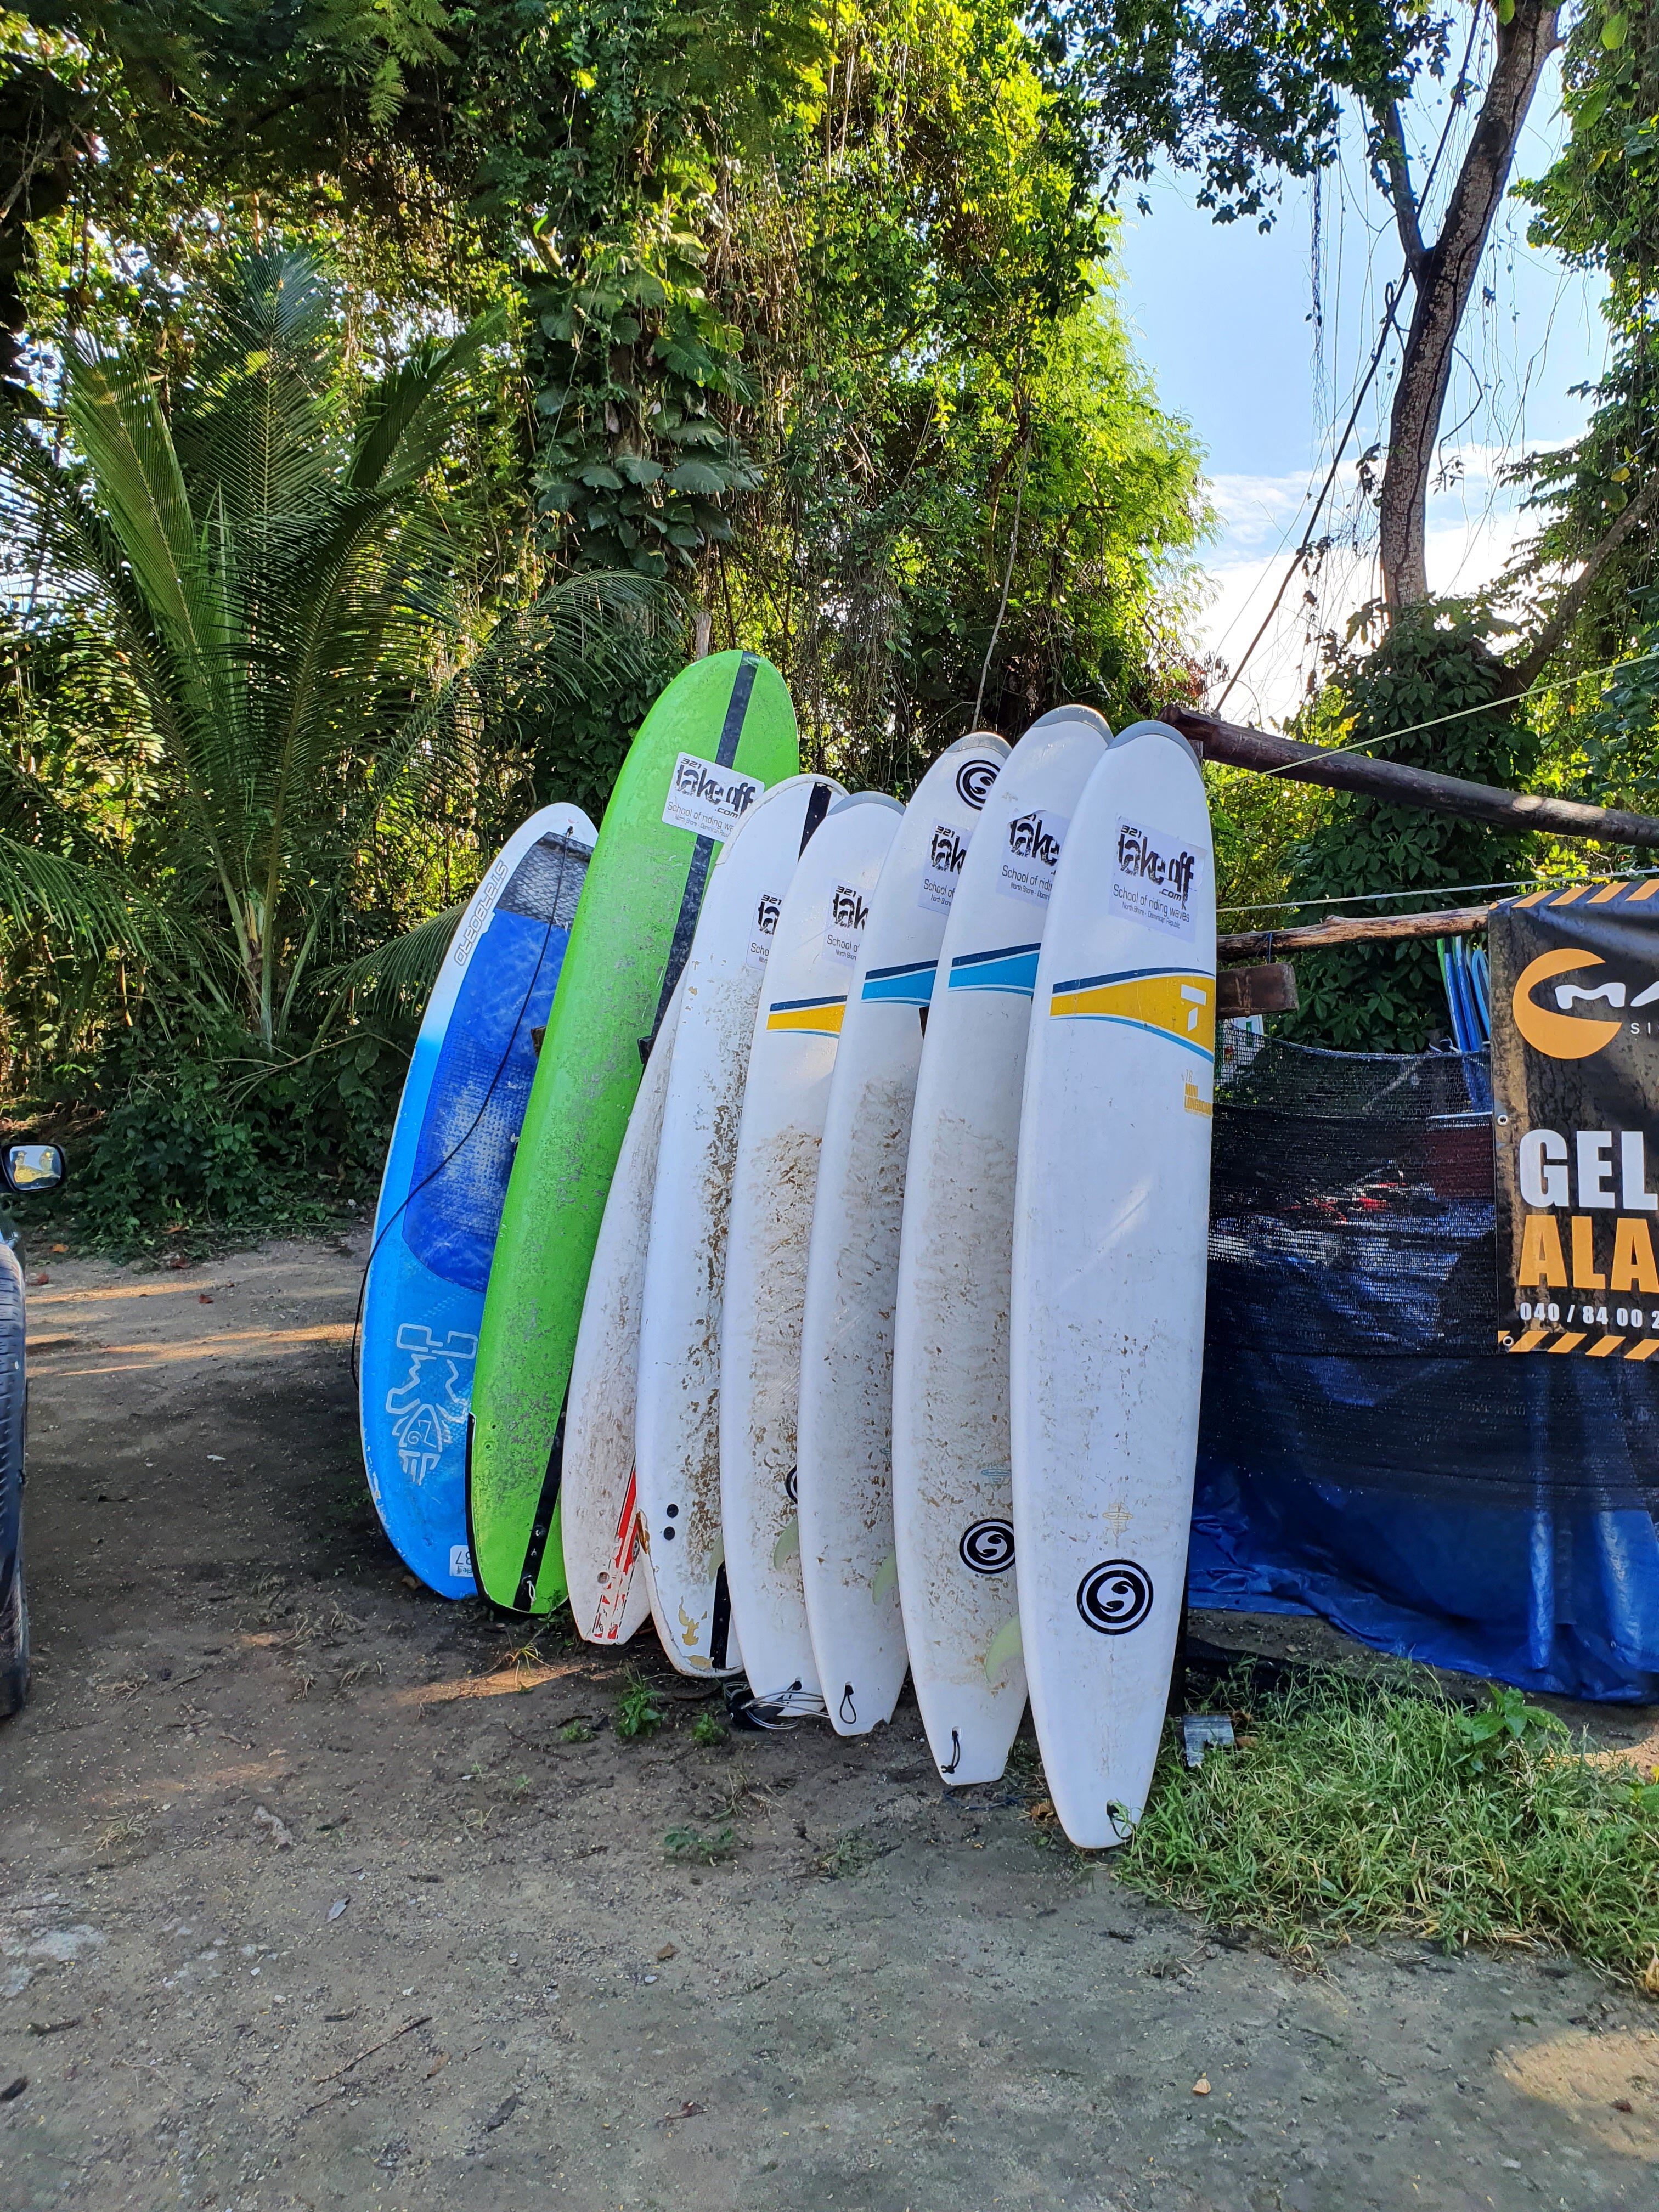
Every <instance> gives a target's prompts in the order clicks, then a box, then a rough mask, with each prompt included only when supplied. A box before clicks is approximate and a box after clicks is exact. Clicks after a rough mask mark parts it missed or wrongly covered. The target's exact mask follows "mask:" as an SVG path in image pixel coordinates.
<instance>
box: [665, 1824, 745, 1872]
mask: <svg viewBox="0 0 1659 2212" xmlns="http://www.w3.org/2000/svg"><path fill="white" fill-rule="evenodd" d="M662 1847H663V1850H664V1851H665V1853H666V1854H667V1856H668V1857H670V1858H671V1859H706V1860H707V1861H708V1864H709V1865H710V1866H714V1864H715V1863H717V1862H718V1861H719V1860H720V1859H729V1858H730V1857H731V1856H732V1853H733V1851H735V1850H737V1848H738V1838H737V1831H736V1829H734V1828H720V1829H718V1830H717V1831H716V1832H715V1833H714V1835H712V1836H705V1835H704V1834H703V1832H702V1829H701V1828H671V1829H670V1830H669V1831H668V1833H667V1834H666V1835H665V1837H664V1838H663V1839H662Z"/></svg>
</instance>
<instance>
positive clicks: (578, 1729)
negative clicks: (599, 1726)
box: [559, 1721, 593, 1743]
mask: <svg viewBox="0 0 1659 2212" xmlns="http://www.w3.org/2000/svg"><path fill="white" fill-rule="evenodd" d="M559 1741H560V1742H561V1743H592V1741H593V1731H592V1729H591V1728H589V1726H588V1725H587V1723H586V1721H567V1722H566V1723H565V1724H564V1726H563V1727H562V1729H560V1730H559Z"/></svg>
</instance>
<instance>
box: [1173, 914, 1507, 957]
mask: <svg viewBox="0 0 1659 2212" xmlns="http://www.w3.org/2000/svg"><path fill="white" fill-rule="evenodd" d="M1491 912H1492V908H1490V907H1489V906H1455V907H1443V908H1442V909H1441V910H1440V912H1439V913H1438V914H1353V915H1348V914H1334V915H1329V916H1328V918H1327V919H1326V920H1325V921H1309V922H1304V923H1302V924H1300V925H1299V926H1298V927H1296V928H1295V929H1245V930H1240V931H1239V932H1238V933H1237V934H1236V935H1235V936H1232V937H1218V938H1217V939H1216V945H1215V949H1216V957H1217V958H1218V959H1220V960H1261V959H1272V958H1273V957H1274V955H1275V954H1277V953H1281V952H1285V953H1288V952H1316V951H1318V950H1319V948H1320V947H1321V946H1322V945H1383V944H1386V943H1387V942H1388V941H1389V939H1390V938H1398V937H1467V936H1468V934H1469V933H1470V932H1471V931H1472V930H1476V929H1484V928H1485V927H1486V917H1487V915H1489V914H1490V913H1491Z"/></svg>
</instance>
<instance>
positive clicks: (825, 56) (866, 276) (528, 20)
mask: <svg viewBox="0 0 1659 2212" xmlns="http://www.w3.org/2000/svg"><path fill="white" fill-rule="evenodd" d="M757 22H759V23H762V24H763V27H764V35H763V36H762V35H758V34H757V29H756V24H757ZM688 52H690V53H693V54H695V56H696V66H695V67H693V68H690V69H688V68H687V67H686V66H685V57H686V55H687V53H688ZM469 58H470V61H471V64H472V66H473V67H474V69H475V70H476V73H477V84H478V87H479V88H478V90H477V94H476V95H475V97H474V98H473V100H471V103H470V104H469V106H468V110H467V114H466V122H465V133H466V143H467V145H468V146H469V147H470V148H471V149H475V150H476V153H477V159H478V162H479V170H478V176H479V179H480V185H481V189H480V191H479V193H478V196H477V199H476V201H475V206H476V208H477V210H479V211H480V214H481V217H482V219H483V220H485V221H486V222H489V223H492V224H493V225H495V228H496V229H497V232H498V234H501V235H503V236H505V235H507V234H509V232H510V234H512V235H513V237H515V238H516V239H520V240H522V239H523V238H525V237H526V235H528V236H530V237H532V238H533V240H534V241H535V246H536V249H537V255H538V258H537V260H536V261H534V262H532V263H530V264H527V265H526V266H525V267H524V269H523V270H522V272H521V273H522V282H523V284H524V287H525V300H526V323H527V331H526V338H527V365H528V368H529V371H530V374H531V376H532V380H533V381H534V383H535V384H536V386H537V387H538V390H537V399H536V408H537V411H538V420H539V424H540V443H539V449H538V479H537V481H538V487H539V489H538V498H539V500H540V501H541V503H542V506H543V507H544V511H545V512H546V513H547V514H548V515H550V517H551V518H552V522H553V527H554V531H555V533H556V534H555V541H554V542H555V543H556V544H557V546H558V548H559V550H560V556H561V558H562V559H566V560H569V561H572V562H576V563H578V564H580V563H583V562H610V563H612V564H622V563H624V562H626V563H629V564H632V565H633V566H634V567H635V568H638V569H640V570H641V571H643V572H644V573H646V574H653V575H654V574H671V573H684V575H685V577H686V579H687V588H688V592H690V594H691V595H692V596H694V597H696V598H697V599H702V601H703V603H704V604H705V605H707V606H708V609H709V611H710V612H711V613H712V615H713V617H714V623H715V626H716V628H715V642H716V644H725V643H741V644H745V645H750V646H754V647H758V648H759V649H761V650H763V651H764V652H766V653H768V654H769V656H770V657H771V658H772V659H774V660H775V661H776V662H777V664H778V665H779V666H780V667H781V669H782V670H783V672H784V674H785V676H786V678H787V680H788V681H789V682H790V684H791V685H792V688H793V690H794V692H795V694H796V696H797V700H798V702H799V705H800V707H801V708H802V711H803V718H804V720H805V722H806V723H807V726H808V729H809V734H810V737H811V741H812V743H813V746H814V752H815V757H817V758H818V759H819V760H821V761H823V762H824V763H829V764H833V765H835V766H836V767H837V768H838V769H839V770H840V771H841V772H842V773H844V774H853V775H858V776H860V777H868V778H871V779H872V780H876V781H886V782H889V783H891V784H894V785H896V787H899V788H901V789H902V788H904V787H906V785H907V784H908V782H909V781H913V780H914V777H915V774H916V773H917V772H918V770H919V769H920V767H921V766H922V765H923V764H925V762H926V760H927V758H928V757H930V756H931V754H932V753H933V751H934V750H937V749H938V746H939V744H940V743H941V742H943V741H945V740H947V739H948V738H953V737H955V736H957V735H958V734H959V733H960V732H961V731H962V730H963V728H965V727H966V726H967V724H968V721H969V720H970V719H971V717H972V714H973V709H974V705H975V698H976V696H978V694H979V690H980V680H981V670H986V674H987V682H986V687H985V702H984V714H985V718H986V719H987V720H993V721H1000V722H1002V723H1005V724H1006V726H1007V727H1008V728H1009V730H1010V732H1011V733H1012V732H1014V731H1015V730H1016V729H1017V728H1018V727H1023V726H1024V723H1025V722H1026V721H1027V720H1030V719H1031V718H1032V717H1033V716H1034V715H1035V714H1036V713H1038V712H1041V711H1042V708H1044V707H1046V706H1048V705H1052V704H1054V703H1056V702H1058V701H1059V700H1060V699H1062V698H1067V697H1083V698H1087V699H1090V700H1092V701H1096V702H1099V703H1102V704H1103V705H1105V706H1107V707H1108V708H1109V710H1110V711H1114V712H1118V711H1121V712H1129V711H1135V710H1139V709H1141V708H1145V707H1146V706H1147V705H1148V704H1151V703H1154V702H1156V701H1158V700H1159V699H1161V698H1162V697H1164V696H1167V695H1168V693H1169V692H1170V690H1175V691H1176V692H1185V691H1188V690H1190V689H1191V688H1192V686H1191V678H1190V676H1189V673H1188V666H1187V664H1186V661H1185V658H1184V655H1183V654H1182V650H1181V647H1180V643H1179V640H1178V635H1177V633H1176V627H1175V624H1174V622H1173V621H1172V619H1171V618H1170V614H1169V613H1166V612H1165V611H1164V610H1163V609H1162V608H1161V607H1160V605H1159V601H1160V599H1163V598H1164V597H1165V596H1166V594H1167V591H1168V586H1169V583H1170V577H1169V575H1168V574H1167V572H1166V570H1165V568H1164V562H1165V561H1166V558H1167V556H1169V554H1170V552H1171V550H1184V549H1185V548H1186V547H1188V546H1189V545H1190V544H1192V543H1193V541H1194V538H1195V536H1196V535H1197V533H1198V531H1199V530H1200V526H1201V521H1202V518H1201V516H1200V512H1199V507H1198V501H1197V497H1196V478H1197V457H1196V453H1195V451H1194V447H1193V443H1192V440H1191V438H1190V435H1189V434H1188V432H1187V430H1186V428H1185V427H1184V425H1182V424H1179V423H1176V422H1172V421H1171V420H1170V418H1169V417H1168V416H1164V414H1162V413H1161V412H1160V410H1158V407H1157V404H1156V401H1155V398H1154V397H1153V395H1152V392H1151V391H1150V389H1149V387H1148V386H1147V384H1146V379H1145V377H1144V375H1143V374H1142V373H1141V372H1140V371H1139V369H1138V368H1137V367H1136V365H1135V363H1134V362H1133V356H1132V354H1131V351H1130V349H1129V346H1128V343H1127V338H1126V336H1125V333H1124V331H1123V328H1122V325H1121V321H1120V320H1119V319H1118V317H1117V315H1116V313H1115V307H1114V304H1113V301H1112V297H1111V289H1110V284H1109V281H1108V280H1107V279H1106V277H1105V276H1104V275H1103V271H1102V269H1101V266H1100V258H1101V256H1102V254H1103V252H1104V250H1105V249H1106V248H1107V246H1108V244H1109V234H1108V231H1107V229H1106V228H1105V226H1104V225H1103V222H1102V220H1101V217H1100V215H1099V212H1098V209H1097V205H1096V204H1095V201H1094V198H1093V196H1092V193H1091V175H1090V166H1091V165H1090V159H1089V153H1088V148H1087V145H1086V142H1085V134H1084V130H1083V124H1082V118H1081V115H1080V112H1079V109H1078V107H1077V106H1076V103H1075V101H1074V100H1072V98H1071V97H1070V95H1069V94H1067V93H1066V92H1065V91H1064V89H1063V88H1060V87H1059V86H1058V85H1057V84H1056V83H1055V82H1054V81H1053V80H1052V78H1051V77H1050V76H1049V75H1048V73H1047V72H1046V70H1045V68H1044V65H1043V63H1042V57H1041V55H1040V53H1039V52H1038V50H1037V49H1036V47H1035V46H1033V44H1032V43H1031V41H1030V39H1029V38H1028V37H1027V36H1026V34H1025V33H1024V29H1023V28H1022V27H1021V24H1020V21H1019V18H1018V15H1017V14H1016V13H1015V11H1014V10H1013V9H1012V8H1010V7H1008V6H1007V5H1006V0H974V4H966V0H872V4H867V5H865V6H862V7H859V8H855V9H852V10H847V9H842V10H838V11H836V14H835V15H834V16H833V17H829V16H826V15H823V13H822V12H820V11H818V10H817V9H815V8H812V7H809V6H804V5H799V4H797V0H791V4H788V5H784V6H771V7H768V8H765V9H760V10H759V11H758V14H756V12H755V11H754V10H752V9H750V8H748V7H747V6H744V7H740V8H738V9H737V10H736V11H730V10H727V11H724V12H723V13H721V14H720V16H719V19H718V20H715V18H714V16H713V15H709V16H708V17H705V15H704V12H703V11H702V9H693V10H692V13H691V15H690V17H688V16H686V15H685V14H684V11H683V10H673V11H671V10H668V9H665V7H663V5H662V4H661V0H614V4H608V5H606V6H605V7H601V8H598V9H588V10H584V11H583V12H582V13H581V14H580V16H571V17H568V18H564V19H561V20H560V21H559V22H558V23H556V24H555V25H552V26H549V25H548V24H546V23H545V22H544V21H542V19H541V18H540V17H539V16H532V15H528V14H523V13H520V12H517V11H514V10H512V9H504V10H500V11H490V12H489V15H488V16H485V15H483V14H481V15H480V17H479V19H478V21H477V25H476V27H475V29H474V31H473V33H471V45H470V46H469ZM531 87H533V88H535V89H534V93H533V96H527V94H526V88H531ZM554 118H557V120H556V123H555V121H554ZM1016 507H1018V511H1019V530H1018V538H1017V541H1016V542H1015V543H1014V544H1013V546H1012V551H1013V556H1014V557H1013V562H1012V574H1011V578H1010V581H1011V590H1010V595H1009V605H1008V608H1007V611H1006V615H1005V617H1004V618H1003V621H1002V623H1001V625H1000V629H998V627H997V613H998V609H999V605H1000V597H1001V586H1002V581H1003V577H1004V574H1005V572H1007V571H1008V569H1009V551H1010V539H1011V538H1012V536H1013V523H1014V513H1015V509H1016ZM994 632H995V633H996V647H995V650H994V653H992V654H991V658H990V665H989V667H988V669H987V668H986V663H987V647H989V646H990V645H991V642H992V638H993V633H994ZM878 732H885V733H887V734H886V736H885V738H881V737H878V734H877V733H878ZM601 744H603V739H602V738H601V737H600V735H599V733H598V732H591V731H589V730H588V729H586V728H585V727H584V726H582V725H581V723H580V719H578V720H576V721H575V722H574V723H573V724H572V725H571V726H570V732H569V737H568V748H569V750H574V751H576V752H579V753H580V754H581V755H583V756H584V757H587V756H589V755H591V754H592V752H593V751H594V750H595V748H596V746H598V745H601ZM561 765H562V763H561ZM550 766H551V762H550V757H549V755H548V754H547V752H546V751H545V750H543V751H542V752H541V753H538V779H541V778H543V777H544V776H545V775H547V774H548V773H549V770H550Z"/></svg>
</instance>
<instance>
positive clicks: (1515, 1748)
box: [1452, 1682, 1566, 1775]
mask: <svg viewBox="0 0 1659 2212" xmlns="http://www.w3.org/2000/svg"><path fill="white" fill-rule="evenodd" d="M1565 1735H1566V1729H1565V1728H1564V1727H1563V1725H1562V1723H1560V1722H1559V1720H1557V1719H1556V1717H1555V1716H1554V1714H1553V1713H1547V1712H1546V1711H1544V1709H1543V1708H1542V1706H1541V1705H1528V1703H1527V1700H1526V1695H1525V1692H1523V1691H1521V1690H1517V1689H1516V1687H1515V1686H1514V1685H1513V1684H1512V1683H1509V1682H1504V1683H1498V1682H1488V1683H1487V1685H1486V1704H1485V1705H1479V1706H1477V1707H1476V1708H1475V1710H1474V1712H1472V1713H1459V1714H1457V1715H1456V1717H1455V1721H1454V1723H1453V1730H1452V1736H1453V1747H1452V1759H1453V1762H1454V1764H1455V1765H1457V1766H1458V1767H1459V1768H1460V1769H1461V1770H1462V1772H1464V1773H1465V1774H1486V1775H1495V1774H1498V1773H1499V1772H1501V1771H1503V1767H1504V1762H1505V1760H1506V1759H1511V1758H1512V1757H1519V1756H1520V1755H1521V1754H1522V1753H1528V1754H1531V1755H1532V1756H1534V1757H1536V1756H1537V1755H1538V1754H1539V1753H1541V1752H1544V1751H1547V1750H1548V1749H1549V1748H1550V1747H1551V1738H1552V1737H1564V1736H1565Z"/></svg>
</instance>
